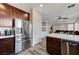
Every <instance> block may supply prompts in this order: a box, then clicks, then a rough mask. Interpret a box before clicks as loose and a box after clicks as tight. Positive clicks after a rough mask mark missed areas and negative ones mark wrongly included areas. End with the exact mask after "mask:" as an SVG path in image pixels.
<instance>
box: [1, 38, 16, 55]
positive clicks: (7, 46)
mask: <svg viewBox="0 0 79 59" xmlns="http://www.w3.org/2000/svg"><path fill="white" fill-rule="evenodd" d="M14 46H15V45H14V37H12V38H5V39H0V55H7V54H12V53H14V52H15V47H14Z"/></svg>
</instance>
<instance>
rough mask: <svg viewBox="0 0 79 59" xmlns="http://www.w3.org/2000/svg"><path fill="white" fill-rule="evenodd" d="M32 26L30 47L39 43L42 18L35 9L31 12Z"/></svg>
mask: <svg viewBox="0 0 79 59" xmlns="http://www.w3.org/2000/svg"><path fill="white" fill-rule="evenodd" d="M32 25H33V34H32V35H33V42H32V46H34V45H35V44H37V43H39V42H40V41H41V32H42V17H41V14H40V13H39V12H38V11H36V10H35V9H33V10H32Z"/></svg>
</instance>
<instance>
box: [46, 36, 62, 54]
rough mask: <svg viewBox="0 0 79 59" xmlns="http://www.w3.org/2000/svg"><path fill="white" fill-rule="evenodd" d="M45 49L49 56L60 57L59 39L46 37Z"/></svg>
mask: <svg viewBox="0 0 79 59" xmlns="http://www.w3.org/2000/svg"><path fill="white" fill-rule="evenodd" d="M46 46H47V47H46V49H47V52H48V53H49V54H51V55H61V39H59V38H52V37H46Z"/></svg>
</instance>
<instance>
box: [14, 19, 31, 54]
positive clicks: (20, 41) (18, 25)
mask: <svg viewBox="0 0 79 59" xmlns="http://www.w3.org/2000/svg"><path fill="white" fill-rule="evenodd" d="M14 23H15V53H18V52H21V51H23V50H26V49H28V48H29V47H30V46H31V43H30V36H29V21H26V20H21V19H15V22H14Z"/></svg>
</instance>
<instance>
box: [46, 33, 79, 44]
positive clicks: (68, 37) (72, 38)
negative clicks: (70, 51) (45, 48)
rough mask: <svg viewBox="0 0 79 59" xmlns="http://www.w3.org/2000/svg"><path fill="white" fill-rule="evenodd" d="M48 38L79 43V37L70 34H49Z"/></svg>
mask: <svg viewBox="0 0 79 59" xmlns="http://www.w3.org/2000/svg"><path fill="white" fill-rule="evenodd" d="M47 36H48V37H54V38H60V39H62V40H69V41H75V42H78V43H79V35H69V34H60V33H52V34H48V35H47Z"/></svg>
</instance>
